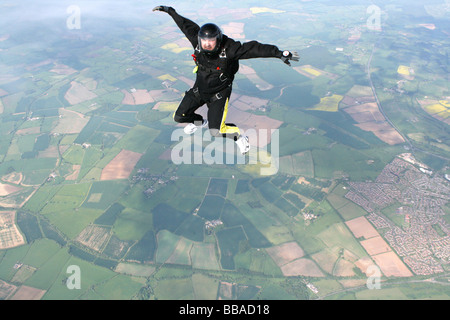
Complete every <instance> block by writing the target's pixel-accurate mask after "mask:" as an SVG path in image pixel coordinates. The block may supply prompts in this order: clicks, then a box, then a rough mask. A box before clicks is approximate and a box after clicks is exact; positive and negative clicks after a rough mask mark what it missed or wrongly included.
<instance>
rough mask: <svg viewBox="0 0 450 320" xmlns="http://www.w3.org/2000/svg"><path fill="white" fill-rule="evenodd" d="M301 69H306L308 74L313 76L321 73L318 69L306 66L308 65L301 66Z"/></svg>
mask: <svg viewBox="0 0 450 320" xmlns="http://www.w3.org/2000/svg"><path fill="white" fill-rule="evenodd" d="M303 71H306V72H308V73H309V74H312V75H313V76H315V77H318V76H320V75H321V74H322V72H320V71H319V70H317V69H313V68H308V67H306V68H303Z"/></svg>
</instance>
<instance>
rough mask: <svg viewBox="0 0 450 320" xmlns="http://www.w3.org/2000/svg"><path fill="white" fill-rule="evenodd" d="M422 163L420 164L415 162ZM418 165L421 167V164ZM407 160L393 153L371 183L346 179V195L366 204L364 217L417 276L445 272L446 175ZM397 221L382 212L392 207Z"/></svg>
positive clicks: (448, 244)
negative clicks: (348, 186)
mask: <svg viewBox="0 0 450 320" xmlns="http://www.w3.org/2000/svg"><path fill="white" fill-rule="evenodd" d="M419 167H420V166H419ZM420 168H421V167H420ZM420 168H416V167H415V166H414V165H413V164H412V163H411V162H409V161H406V160H404V159H400V158H395V159H394V160H393V161H392V162H391V163H389V164H388V165H387V166H386V167H385V168H384V169H383V171H382V172H381V173H380V175H379V176H378V177H377V179H376V181H375V182H349V185H350V189H351V191H349V192H348V193H347V194H346V196H345V197H346V198H347V199H349V200H351V201H353V202H354V203H356V204H358V205H359V206H361V207H362V208H364V209H365V210H366V211H367V212H369V213H370V214H369V215H367V216H366V217H367V218H368V220H369V221H370V222H371V223H372V224H373V225H374V226H375V228H376V229H381V230H383V236H384V238H385V240H386V241H387V242H388V243H389V245H390V246H391V247H392V249H393V250H394V251H395V252H396V253H397V254H398V255H399V256H400V258H402V259H403V261H404V262H405V263H406V264H407V265H408V267H409V268H410V269H411V271H412V272H414V273H415V274H416V275H432V274H436V273H441V272H444V270H445V268H444V267H443V265H446V264H448V263H449V260H450V235H449V233H450V228H449V227H450V226H449V225H448V223H447V222H446V221H445V220H444V215H445V212H444V209H443V208H444V206H445V205H446V204H447V203H448V201H449V200H450V186H449V184H448V182H447V181H446V180H445V179H444V177H440V176H433V175H431V176H430V175H429V174H427V173H425V172H423V171H421V170H420ZM397 203H398V208H397V210H395V213H394V214H395V215H402V216H403V217H404V221H405V223H404V224H402V225H401V226H400V225H398V220H397V223H395V222H393V221H392V220H391V219H389V218H388V217H386V216H385V215H384V214H383V213H382V212H381V211H382V210H383V209H384V208H386V207H388V206H395V205H396V204H397Z"/></svg>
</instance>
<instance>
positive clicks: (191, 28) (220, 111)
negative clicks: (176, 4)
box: [168, 8, 282, 140]
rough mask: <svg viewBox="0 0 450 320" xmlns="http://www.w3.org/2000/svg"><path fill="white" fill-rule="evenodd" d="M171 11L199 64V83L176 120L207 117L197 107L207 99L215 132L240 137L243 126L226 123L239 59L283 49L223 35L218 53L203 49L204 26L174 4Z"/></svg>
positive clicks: (274, 55)
mask: <svg viewBox="0 0 450 320" xmlns="http://www.w3.org/2000/svg"><path fill="white" fill-rule="evenodd" d="M168 13H169V15H170V16H171V17H172V18H173V20H174V21H175V23H176V24H177V26H178V27H179V28H180V30H181V31H182V32H183V33H184V35H185V36H186V37H187V39H188V40H189V42H190V43H191V44H192V46H193V47H194V49H195V59H196V61H197V64H198V66H199V68H198V71H197V77H196V81H195V84H194V86H193V88H191V89H190V90H188V91H187V92H186V94H185V96H184V97H183V99H182V101H181V103H180V105H179V106H178V109H177V110H176V111H175V114H174V120H175V121H176V122H180V123H194V122H196V123H197V121H199V122H201V121H203V117H202V116H201V115H199V114H197V113H195V111H196V110H197V109H198V108H200V107H201V106H202V105H204V104H205V103H206V105H207V106H208V124H209V129H210V133H211V135H213V136H223V137H228V138H232V139H234V140H236V139H237V137H238V136H239V135H240V132H239V128H238V127H236V126H235V125H233V124H227V123H225V120H226V116H227V112H228V102H229V99H230V95H231V89H232V83H233V80H234V75H235V74H236V72H237V71H238V69H239V60H240V59H251V58H270V57H272V58H281V56H282V51H280V50H279V49H278V48H277V47H276V46H274V45H269V44H261V43H259V42H257V41H250V42H246V43H243V44H241V43H240V42H238V41H235V40H233V39H231V38H228V37H227V36H226V35H223V38H222V42H221V47H220V48H219V50H218V53H217V54H215V55H210V54H206V53H204V52H201V51H200V50H199V45H200V44H199V43H198V31H199V30H200V27H199V26H198V25H197V24H196V23H195V22H193V21H191V20H189V19H187V18H185V17H182V16H180V15H179V14H178V13H177V12H176V11H175V10H174V9H173V8H170V9H169V12H168Z"/></svg>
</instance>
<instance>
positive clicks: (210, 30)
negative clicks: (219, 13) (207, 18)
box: [198, 23, 222, 54]
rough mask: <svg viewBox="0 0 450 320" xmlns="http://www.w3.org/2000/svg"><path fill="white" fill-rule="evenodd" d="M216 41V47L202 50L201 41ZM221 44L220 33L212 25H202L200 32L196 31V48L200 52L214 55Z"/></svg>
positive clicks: (216, 27) (217, 28) (215, 26)
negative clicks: (197, 47)
mask: <svg viewBox="0 0 450 320" xmlns="http://www.w3.org/2000/svg"><path fill="white" fill-rule="evenodd" d="M211 39H216V46H215V47H214V48H212V49H204V48H202V40H211ZM221 42H222V31H221V30H220V28H219V27H218V26H217V25H215V24H214V23H207V24H204V25H203V26H202V27H201V28H200V30H199V31H198V46H199V48H200V51H202V52H205V53H207V54H213V53H216V52H217V51H218V50H219V48H220V44H221Z"/></svg>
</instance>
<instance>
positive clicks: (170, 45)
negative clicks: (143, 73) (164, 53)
mask: <svg viewBox="0 0 450 320" xmlns="http://www.w3.org/2000/svg"><path fill="white" fill-rule="evenodd" d="M161 49H164V50H169V51H172V52H173V53H180V52H183V51H186V50H192V48H189V47H180V46H179V45H177V44H176V43H168V44H165V45H163V46H162V47H161Z"/></svg>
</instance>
